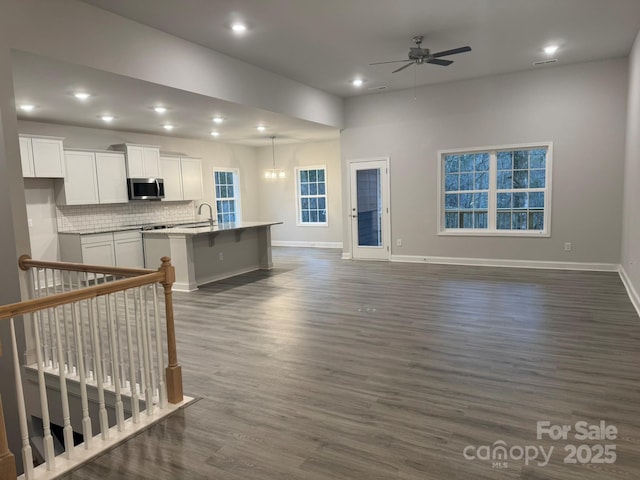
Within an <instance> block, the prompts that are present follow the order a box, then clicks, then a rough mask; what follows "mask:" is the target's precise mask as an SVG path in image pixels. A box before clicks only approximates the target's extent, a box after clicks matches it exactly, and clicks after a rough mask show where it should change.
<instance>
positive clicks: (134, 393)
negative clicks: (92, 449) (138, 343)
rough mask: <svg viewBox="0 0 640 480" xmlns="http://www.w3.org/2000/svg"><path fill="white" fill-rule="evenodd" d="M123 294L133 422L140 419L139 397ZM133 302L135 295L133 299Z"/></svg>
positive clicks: (126, 301)
mask: <svg viewBox="0 0 640 480" xmlns="http://www.w3.org/2000/svg"><path fill="white" fill-rule="evenodd" d="M123 294H124V321H125V327H126V331H127V353H128V354H129V355H128V356H129V388H130V391H131V418H132V421H133V423H134V424H136V423H138V421H139V420H140V398H139V396H138V384H137V382H136V365H135V361H134V357H133V340H132V335H131V318H130V317H129V297H128V295H127V290H125V291H124V292H123ZM133 301H134V304H135V297H134V299H133ZM134 315H135V311H134Z"/></svg>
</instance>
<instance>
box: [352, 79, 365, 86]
mask: <svg viewBox="0 0 640 480" xmlns="http://www.w3.org/2000/svg"><path fill="white" fill-rule="evenodd" d="M363 83H364V80H362V79H361V78H356V79H355V80H354V81H352V82H351V84H352V85H353V86H354V87H361V86H362V84H363Z"/></svg>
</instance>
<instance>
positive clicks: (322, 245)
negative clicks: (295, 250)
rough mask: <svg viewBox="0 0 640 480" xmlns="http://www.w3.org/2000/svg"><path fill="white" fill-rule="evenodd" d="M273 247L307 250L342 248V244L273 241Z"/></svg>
mask: <svg viewBox="0 0 640 480" xmlns="http://www.w3.org/2000/svg"><path fill="white" fill-rule="evenodd" d="M271 246H272V247H306V248H340V249H341V248H342V242H298V241H295V240H294V241H290V240H271Z"/></svg>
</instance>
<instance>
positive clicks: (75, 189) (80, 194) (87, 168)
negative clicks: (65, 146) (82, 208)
mask: <svg viewBox="0 0 640 480" xmlns="http://www.w3.org/2000/svg"><path fill="white" fill-rule="evenodd" d="M64 160H65V163H66V170H67V176H66V177H65V179H64V184H63V188H62V189H61V190H60V191H59V192H58V204H63V205H87V204H92V203H98V181H97V178H96V162H95V156H94V154H93V152H76V151H66V152H65V154H64Z"/></svg>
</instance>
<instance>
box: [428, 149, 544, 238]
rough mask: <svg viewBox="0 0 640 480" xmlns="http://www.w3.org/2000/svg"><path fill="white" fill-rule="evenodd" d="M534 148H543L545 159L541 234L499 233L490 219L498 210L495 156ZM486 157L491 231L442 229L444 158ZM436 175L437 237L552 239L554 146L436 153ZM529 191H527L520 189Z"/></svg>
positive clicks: (505, 231) (443, 214)
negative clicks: (468, 154)
mask: <svg viewBox="0 0 640 480" xmlns="http://www.w3.org/2000/svg"><path fill="white" fill-rule="evenodd" d="M534 148H546V149H547V157H546V165H545V190H544V192H545V196H544V205H545V208H544V230H542V231H531V230H498V229H496V228H495V221H496V219H492V218H491V217H492V215H496V217H497V207H496V205H495V202H496V200H495V196H496V194H497V193H498V189H497V188H496V181H497V176H496V175H497V155H496V152H498V151H500V150H524V149H527V150H529V149H534ZM485 152H488V153H489V164H490V166H489V190H488V193H489V208H488V210H487V211H488V214H489V225H494V229H491V230H490V229H488V228H487V229H469V228H465V229H463V228H458V229H447V228H445V223H444V219H445V211H444V195H445V189H444V186H443V184H442V182H443V181H444V161H443V160H444V156H445V155H451V154H456V153H462V154H464V153H485ZM437 171H438V180H437V182H438V199H437V215H436V221H437V230H436V231H437V232H438V236H458V237H461V236H468V237H544V238H548V237H551V210H552V203H551V192H552V177H553V142H535V143H518V144H507V145H492V146H487V147H472V148H452V149H446V150H438V157H437ZM523 190H526V191H528V190H529V189H523Z"/></svg>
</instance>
